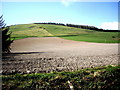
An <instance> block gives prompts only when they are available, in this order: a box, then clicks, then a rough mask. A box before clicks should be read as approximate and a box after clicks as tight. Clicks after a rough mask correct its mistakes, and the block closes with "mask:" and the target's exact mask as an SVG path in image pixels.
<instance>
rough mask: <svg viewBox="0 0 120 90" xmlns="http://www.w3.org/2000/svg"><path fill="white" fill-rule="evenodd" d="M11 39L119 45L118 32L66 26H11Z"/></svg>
mask: <svg viewBox="0 0 120 90" xmlns="http://www.w3.org/2000/svg"><path fill="white" fill-rule="evenodd" d="M10 32H12V35H11V37H12V38H14V37H15V40H17V39H23V38H28V37H61V38H64V39H68V40H75V41H86V42H97V43H118V40H119V37H118V32H104V31H97V30H90V29H82V28H76V27H68V26H64V25H52V24H20V25H11V26H10Z"/></svg>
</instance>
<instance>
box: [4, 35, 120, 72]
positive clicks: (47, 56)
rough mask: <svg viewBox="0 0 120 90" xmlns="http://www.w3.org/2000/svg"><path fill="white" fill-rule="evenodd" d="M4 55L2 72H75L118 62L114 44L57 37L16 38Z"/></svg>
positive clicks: (116, 46) (115, 44) (116, 48)
mask: <svg viewBox="0 0 120 90" xmlns="http://www.w3.org/2000/svg"><path fill="white" fill-rule="evenodd" d="M11 51H12V53H9V54H4V55H3V74H12V73H13V74H15V73H41V72H45V73H48V72H55V71H75V70H79V69H82V68H88V67H96V66H104V65H110V64H118V59H119V58H118V57H119V55H118V44H117V43H112V44H108V43H90V42H82V41H73V40H66V39H62V38H59V37H32V38H25V39H19V40H15V41H14V42H13V43H12V45H11Z"/></svg>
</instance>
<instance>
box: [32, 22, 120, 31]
mask: <svg viewBox="0 0 120 90" xmlns="http://www.w3.org/2000/svg"><path fill="white" fill-rule="evenodd" d="M34 24H50V25H61V26H68V27H75V28H81V29H89V30H95V31H103V32H120V31H119V30H105V29H101V28H97V27H95V26H88V25H76V24H63V23H53V22H48V23H46V22H45V23H34Z"/></svg>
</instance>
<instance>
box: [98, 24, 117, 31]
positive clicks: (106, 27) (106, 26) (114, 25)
mask: <svg viewBox="0 0 120 90" xmlns="http://www.w3.org/2000/svg"><path fill="white" fill-rule="evenodd" d="M99 28H102V29H110V30H118V22H104V23H102V24H101V26H100V27H99Z"/></svg>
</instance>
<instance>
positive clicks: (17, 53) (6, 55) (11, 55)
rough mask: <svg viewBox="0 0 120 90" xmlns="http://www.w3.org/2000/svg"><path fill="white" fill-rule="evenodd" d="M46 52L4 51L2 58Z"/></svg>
mask: <svg viewBox="0 0 120 90" xmlns="http://www.w3.org/2000/svg"><path fill="white" fill-rule="evenodd" d="M40 53H45V52H14V53H2V60H10V59H13V58H14V56H19V55H22V54H40Z"/></svg>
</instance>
